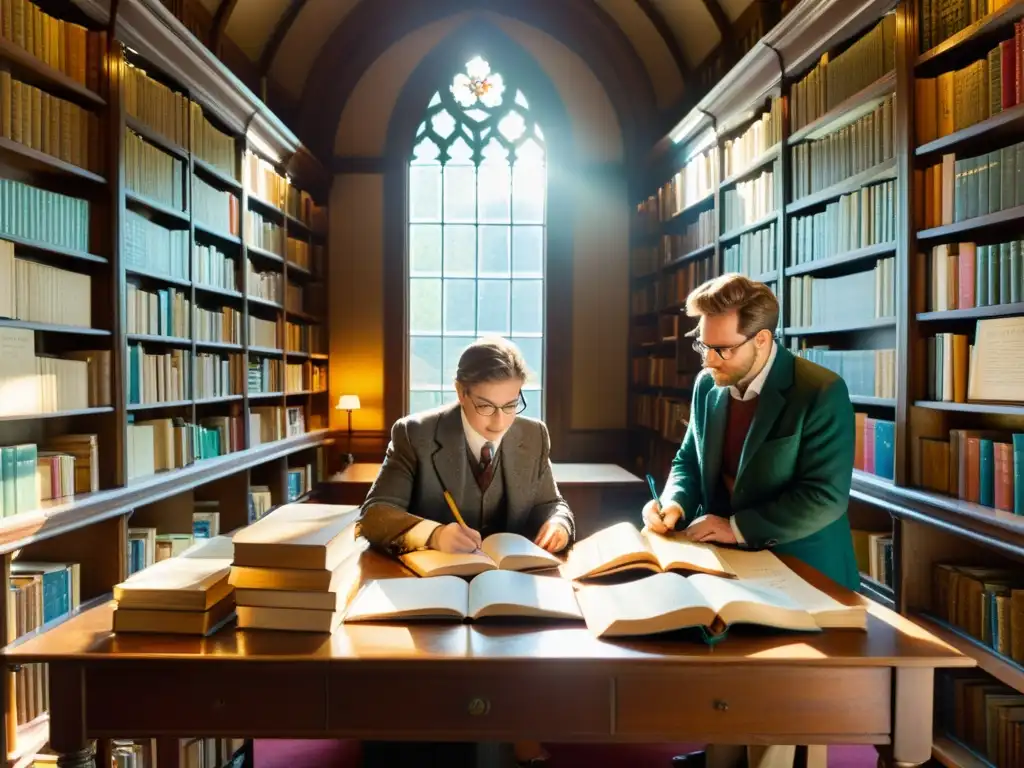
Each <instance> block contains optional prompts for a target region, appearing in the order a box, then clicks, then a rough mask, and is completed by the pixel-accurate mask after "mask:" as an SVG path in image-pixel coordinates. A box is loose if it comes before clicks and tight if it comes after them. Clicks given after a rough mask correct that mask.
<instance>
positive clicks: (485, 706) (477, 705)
mask: <svg viewBox="0 0 1024 768" xmlns="http://www.w3.org/2000/svg"><path fill="white" fill-rule="evenodd" d="M490 711H491V702H489V701H488V700H487V699H481V698H479V697H478V698H475V699H470V700H469V714H470V715H471V716H473V717H479V716H480V715H486V714H487V713H488V712H490Z"/></svg>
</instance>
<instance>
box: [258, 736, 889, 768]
mask: <svg viewBox="0 0 1024 768" xmlns="http://www.w3.org/2000/svg"><path fill="white" fill-rule="evenodd" d="M545 746H546V747H547V749H548V750H549V751H550V752H551V768H622V767H623V766H629V768H670V763H669V760H670V759H671V758H672V756H673V755H678V754H681V753H683V752H690V751H692V750H693V749H698V748H699V747H695V746H694V745H692V744H691V745H686V744H674V745H673V744H655V745H641V746H636V745H624V744H611V745H603V744H546V745H545ZM359 754H360V753H359V744H358V742H354V741H326V740H324V741H289V740H274V739H257V740H256V743H255V758H256V766H255V768H359ZM877 764H878V753H877V752H875V748H874V747H867V746H849V747H830V748H829V750H828V768H875V766H876V765H877Z"/></svg>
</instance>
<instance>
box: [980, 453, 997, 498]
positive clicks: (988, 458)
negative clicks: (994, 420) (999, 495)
mask: <svg viewBox="0 0 1024 768" xmlns="http://www.w3.org/2000/svg"><path fill="white" fill-rule="evenodd" d="M978 465H979V466H978V493H979V497H978V503H979V504H981V505H982V506H984V507H994V506H995V505H996V454H995V446H994V445H993V443H992V441H991V440H988V439H985V438H982V439H980V440H979V441H978Z"/></svg>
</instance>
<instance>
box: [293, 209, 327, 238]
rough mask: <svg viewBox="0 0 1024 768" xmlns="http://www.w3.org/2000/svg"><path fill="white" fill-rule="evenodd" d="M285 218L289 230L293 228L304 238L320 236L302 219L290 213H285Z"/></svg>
mask: <svg viewBox="0 0 1024 768" xmlns="http://www.w3.org/2000/svg"><path fill="white" fill-rule="evenodd" d="M285 218H286V219H287V220H288V229H289V230H291V229H294V230H296V231H297V233H298V234H300V235H302V236H304V237H306V238H310V237H321V235H320V234H319V233H318V232H314V231H313V230H312V229H310V228H309V226H308V225H307V224H306V223H305V222H304V221H302V220H301V219H297V218H295V217H294V216H292V215H291V214H290V213H286V214H285Z"/></svg>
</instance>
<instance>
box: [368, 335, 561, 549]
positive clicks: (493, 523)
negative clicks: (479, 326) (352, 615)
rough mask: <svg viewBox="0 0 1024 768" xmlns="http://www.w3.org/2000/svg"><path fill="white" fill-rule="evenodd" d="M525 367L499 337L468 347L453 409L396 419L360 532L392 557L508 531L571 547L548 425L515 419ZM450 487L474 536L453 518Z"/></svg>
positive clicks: (471, 544) (475, 542)
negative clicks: (447, 498) (553, 469)
mask: <svg viewBox="0 0 1024 768" xmlns="http://www.w3.org/2000/svg"><path fill="white" fill-rule="evenodd" d="M525 382H526V363H525V361H524V360H523V357H522V354H521V353H520V351H519V349H518V348H517V347H516V346H515V345H514V344H513V343H512V342H510V341H507V340H505V339H502V338H487V339H482V340H480V341H477V342H475V343H473V344H470V345H469V346H468V347H467V348H466V349H465V350H464V351H463V353H462V356H461V357H460V358H459V365H458V369H457V371H456V374H455V391H456V392H457V394H458V397H459V400H458V402H457V403H454V404H452V405H449V406H445V407H442V408H440V409H435V410H432V411H427V412H425V413H417V414H413V415H411V416H407V417H405V418H404V419H401V420H399V421H398V422H397V423H396V424H395V425H394V427H392V429H391V443H390V445H389V446H388V449H387V454H386V456H385V458H384V464H383V465H382V466H381V469H380V473H379V474H378V475H377V479H376V480H375V481H374V484H373V487H371V488H370V492H369V494H368V495H367V497H366V501H365V502H364V504H363V515H362V532H363V535H364V536H365V537H366V538H367V540H368V541H369V542H370V543H371V544H374V545H376V546H377V547H379V548H382V549H385V550H386V551H388V552H390V553H391V554H393V555H400V554H403V553H405V552H410V551H412V550H416V549H438V550H441V551H442V552H472V551H474V550H475V549H476V548H477V547H479V546H480V541H481V539H482V538H486V537H487V536H489V535H490V534H492V533H498V532H504V531H511V532H513V533H519V534H522V535H524V536H527V537H529V538H531V539H533V540H534V541H535V542H536V543H537V544H538V545H539V546H541V547H543V548H544V549H546V550H547V551H549V552H559V551H561V550H563V549H565V547H567V546H568V545H569V542H570V541H571V540H572V537H573V532H574V523H573V516H572V512H571V511H570V510H569V506H568V505H567V504H566V503H565V500H564V499H563V498H562V497H561V496H560V495H559V493H558V487H557V486H556V485H555V480H554V477H553V476H552V473H551V461H550V459H549V453H550V450H551V441H550V438H549V437H548V430H547V427H546V426H545V425H544V423H543V422H541V421H537V420H535V419H530V418H526V417H519V414H521V413H522V412H523V411H524V410H525V409H526V398H525V397H524V396H523V392H522V388H523V384H524V383H525ZM445 491H448V492H449V493H450V494H451V495H452V497H453V498H454V500H455V504H456V506H457V507H458V509H459V512H460V513H461V514H462V517H463V519H464V520H465V522H466V525H467V526H468V528H469V530H467V529H466V528H463V527H462V526H460V525H459V524H458V521H456V520H455V519H453V515H452V512H451V510H450V509H449V508H448V505H447V503H446V502H445V499H444V492H445Z"/></svg>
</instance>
